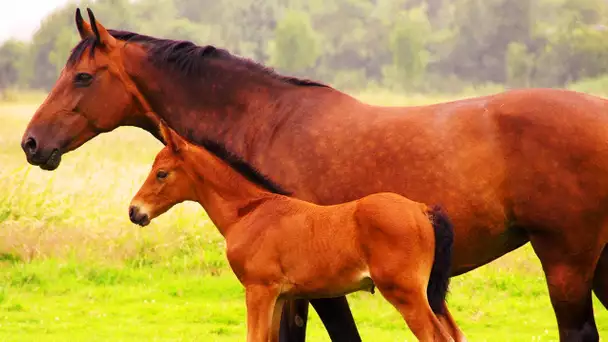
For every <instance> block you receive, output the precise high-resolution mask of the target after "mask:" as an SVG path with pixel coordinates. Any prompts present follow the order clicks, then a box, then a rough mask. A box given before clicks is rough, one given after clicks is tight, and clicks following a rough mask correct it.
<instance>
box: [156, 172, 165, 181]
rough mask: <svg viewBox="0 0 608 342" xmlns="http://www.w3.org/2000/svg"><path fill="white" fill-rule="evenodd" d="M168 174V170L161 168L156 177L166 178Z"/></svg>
mask: <svg viewBox="0 0 608 342" xmlns="http://www.w3.org/2000/svg"><path fill="white" fill-rule="evenodd" d="M167 175H168V173H167V171H163V170H160V171H158V172H157V173H156V178H157V179H165V178H167Z"/></svg>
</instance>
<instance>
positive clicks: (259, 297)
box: [245, 284, 280, 342]
mask: <svg viewBox="0 0 608 342" xmlns="http://www.w3.org/2000/svg"><path fill="white" fill-rule="evenodd" d="M278 297H279V289H278V287H277V286H274V285H259V284H252V285H247V286H245V299H246V302H247V342H268V341H278V334H277V332H278V329H271V328H272V327H273V316H274V311H275V304H277V299H278ZM279 317H280V314H279ZM272 330H276V331H272ZM271 337H272V339H271Z"/></svg>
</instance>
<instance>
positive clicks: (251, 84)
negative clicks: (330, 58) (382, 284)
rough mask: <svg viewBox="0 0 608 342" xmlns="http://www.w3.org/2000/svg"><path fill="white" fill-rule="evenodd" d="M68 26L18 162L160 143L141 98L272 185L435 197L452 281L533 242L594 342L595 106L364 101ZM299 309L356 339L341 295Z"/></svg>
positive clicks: (325, 193)
mask: <svg viewBox="0 0 608 342" xmlns="http://www.w3.org/2000/svg"><path fill="white" fill-rule="evenodd" d="M76 22H77V26H78V28H79V32H80V35H81V37H82V40H81V42H80V43H79V44H78V45H77V46H76V47H75V48H74V50H73V52H72V54H71V56H70V58H69V60H68V63H67V65H66V67H65V69H64V70H63V71H62V73H61V75H60V77H59V79H58V81H57V83H56V85H55V87H54V88H53V90H52V91H51V92H50V94H49V96H48V98H47V99H46V101H45V102H44V103H43V104H42V105H41V106H40V108H39V109H38V111H37V112H36V113H35V115H34V116H33V118H32V120H31V122H30V124H29V125H28V127H27V129H26V131H25V133H24V136H23V141H22V146H23V149H24V151H25V154H26V156H27V159H28V161H29V162H30V163H31V164H34V165H39V166H40V167H41V168H43V169H47V170H52V169H55V168H57V166H58V165H59V162H60V160H61V155H62V154H64V153H66V152H69V151H72V150H74V149H76V148H77V147H79V146H80V145H82V144H83V143H85V142H86V141H88V140H89V139H91V138H93V137H94V136H96V135H97V134H99V133H101V132H108V131H111V130H113V129H115V128H117V127H119V126H126V125H130V126H137V127H141V128H143V129H145V130H147V131H149V132H150V133H152V134H153V135H155V136H156V137H157V138H158V139H161V140H162V138H161V137H160V135H159V132H158V128H157V126H156V125H155V124H153V122H152V121H151V120H150V119H149V118H148V117H147V116H146V115H145V113H146V111H149V110H151V109H150V108H143V107H142V105H141V104H140V102H139V100H138V99H140V98H142V97H145V98H146V99H147V100H148V101H149V102H150V104H151V107H152V109H153V110H154V111H155V112H157V113H158V114H159V115H160V116H161V117H162V118H163V119H164V120H166V121H167V122H168V125H169V126H170V127H171V128H172V129H174V130H175V131H176V132H177V133H178V134H180V135H181V136H183V137H185V138H186V139H188V140H189V141H190V142H193V143H195V144H196V143H198V144H200V143H201V142H202V141H204V140H205V139H211V140H213V141H218V142H221V143H222V144H223V145H224V146H226V147H227V148H228V149H229V150H230V151H232V152H234V153H236V154H238V155H241V156H242V157H243V158H244V160H246V161H247V162H248V163H250V164H251V165H253V166H254V167H255V168H256V169H258V170H260V172H262V173H263V174H265V175H267V176H268V177H270V178H271V179H272V180H273V183H272V184H270V185H269V187H268V189H271V190H274V191H275V192H281V193H289V194H290V195H291V196H292V197H296V198H299V199H302V200H306V201H309V202H313V203H316V204H325V205H327V204H337V203H343V202H348V201H351V200H354V199H357V198H361V197H364V196H366V195H369V194H372V193H377V192H394V193H398V194H401V195H405V196H407V197H408V198H411V199H412V200H415V201H418V202H422V203H440V204H441V205H442V206H443V207H444V208H445V209H446V211H447V213H448V214H449V215H450V218H451V219H452V222H453V223H454V229H455V241H454V253H453V261H452V275H453V276H455V275H459V274H462V273H465V272H468V271H470V270H473V269H475V268H477V267H479V266H481V265H484V264H486V263H488V262H490V261H492V260H494V259H496V258H498V257H500V256H502V255H504V254H505V253H508V252H510V251H512V250H514V249H516V248H518V247H520V246H522V245H524V244H526V243H527V242H528V241H531V243H532V246H533V248H534V250H535V252H536V254H537V255H538V257H539V258H540V260H541V263H542V266H543V269H544V272H545V274H546V278H547V283H548V288H549V294H550V296H551V303H552V304H553V308H554V310H555V313H556V317H557V323H558V327H559V333H560V338H561V340H563V341H565V340H570V341H574V340H577V341H580V340H585V341H597V340H598V339H599V336H598V332H597V328H596V325H595V320H594V316H593V307H592V290H593V291H594V292H595V294H596V295H597V297H598V298H599V300H600V301H601V302H602V303H603V305H604V306H608V248H607V247H606V244H607V242H608V227H607V224H608V210H607V209H608V101H605V100H604V99H601V98H597V97H592V96H588V95H585V94H580V93H576V92H571V91H566V90H555V89H527V90H514V91H509V92H506V93H501V94H496V95H492V96H485V97H478V98H473V99H467V100H460V101H455V102H449V103H442V104H436V105H430V106H420V107H379V106H371V105H367V104H364V103H361V102H360V101H358V100H356V99H354V98H352V97H351V96H348V95H346V94H344V93H341V92H339V91H337V90H335V89H332V88H331V87H328V86H324V85H321V84H318V83H315V82H311V81H304V80H299V79H295V78H288V77H284V76H280V75H277V74H276V73H273V72H271V71H269V70H268V69H265V68H264V67H262V66H259V65H258V64H255V63H253V62H251V61H249V60H246V59H242V58H239V57H235V56H233V55H231V54H229V53H228V52H226V51H224V50H221V49H216V48H214V47H212V46H205V47H199V46H196V45H194V44H192V43H189V42H183V41H171V40H163V39H157V38H153V37H148V36H143V35H139V34H135V33H130V32H119V31H110V32H108V31H106V30H105V29H104V28H103V26H102V25H100V24H99V23H96V22H94V21H92V25H89V24H87V23H86V22H84V21H83V20H82V18H81V17H80V16H79V15H77V20H76ZM277 184H279V185H280V187H279V186H278V185H277ZM303 243H305V242H304V241H303ZM302 303H306V302H305V301H303V300H302V301H298V302H297V304H298V305H294V306H293V307H290V306H289V305H286V308H287V309H288V310H284V318H285V319H284V320H283V321H282V328H281V331H282V332H283V331H285V332H289V333H295V334H297V337H298V339H296V340H298V341H301V340H303V336H304V329H305V324H302V323H303V322H305V318H306V313H307V305H301V304H302ZM311 303H312V304H313V306H314V307H315V309H316V310H317V312H318V313H319V316H320V317H321V319H322V321H323V323H324V324H325V326H326V327H327V329H328V332H329V333H330V336H331V338H332V339H333V340H344V341H353V340H357V339H358V333H357V331H356V327H355V326H354V323H353V319H352V315H351V314H350V311H349V309H348V306H347V303H346V300H345V298H344V297H340V298H335V299H320V300H312V301H311ZM296 314H297V315H298V316H299V317H296ZM295 318H298V319H295ZM299 318H303V319H304V320H302V319H299ZM290 336H296V335H290Z"/></svg>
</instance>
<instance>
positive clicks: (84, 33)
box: [76, 8, 95, 39]
mask: <svg viewBox="0 0 608 342" xmlns="http://www.w3.org/2000/svg"><path fill="white" fill-rule="evenodd" d="M76 28H77V29H78V33H79V34H80V39H85V38H88V37H93V36H95V33H94V32H93V28H92V27H91V25H90V24H89V23H87V22H86V21H84V19H82V14H81V13H80V8H77V9H76Z"/></svg>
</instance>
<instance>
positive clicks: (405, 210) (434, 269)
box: [129, 121, 454, 342]
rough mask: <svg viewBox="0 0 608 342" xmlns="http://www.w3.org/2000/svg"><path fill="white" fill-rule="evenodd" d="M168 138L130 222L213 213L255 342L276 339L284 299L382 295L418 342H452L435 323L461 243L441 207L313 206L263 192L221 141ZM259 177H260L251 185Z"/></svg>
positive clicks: (371, 198) (368, 200) (392, 197)
mask: <svg viewBox="0 0 608 342" xmlns="http://www.w3.org/2000/svg"><path fill="white" fill-rule="evenodd" d="M160 132H161V136H162V137H163V140H164V141H166V142H167V145H166V146H165V147H164V148H163V149H162V150H161V151H160V152H159V153H158V154H157V156H156V158H155V160H154V164H153V166H152V169H151V171H150V173H149V175H148V177H147V178H146V180H145V182H144V184H143V185H142V186H141V188H140V189H139V190H138V191H137V193H136V195H135V196H134V197H133V200H132V201H131V205H130V206H129V218H130V219H131V221H132V222H133V223H135V224H139V225H141V226H146V225H148V224H149V223H150V222H151V221H152V220H153V219H154V218H156V217H158V216H160V215H162V214H163V213H165V212H166V211H167V210H169V209H171V208H172V207H173V206H175V205H176V204H178V203H181V202H184V201H195V202H198V203H199V204H200V205H201V206H202V207H203V208H204V209H205V211H206V212H207V214H208V215H209V218H210V219H211V221H212V222H213V223H214V225H215V226H216V227H217V229H218V230H219V232H220V233H221V234H222V236H223V237H224V239H225V241H226V256H227V258H228V261H229V264H230V267H231V268H232V271H233V272H234V274H235V275H236V277H237V278H238V280H239V281H240V282H241V283H242V285H243V286H244V287H245V301H246V305H247V341H249V342H254V341H260V342H261V341H278V334H279V322H280V315H281V312H282V309H283V303H284V301H285V299H286V298H322V297H335V296H343V295H345V294H348V293H352V292H355V291H360V290H364V291H369V292H371V293H374V289H375V288H378V290H379V291H380V293H381V294H382V295H383V296H384V297H385V298H386V299H387V300H388V301H389V302H390V303H391V304H392V305H393V306H394V307H395V308H396V309H397V310H399V312H400V313H401V315H402V316H403V318H404V319H405V321H406V323H407V325H408V326H409V327H410V329H411V330H412V332H413V333H414V335H416V337H417V338H418V339H419V340H420V341H453V339H452V337H451V336H450V335H449V333H448V331H447V330H445V328H443V326H442V324H441V322H440V321H439V319H438V318H437V317H436V316H435V312H437V313H443V303H444V301H445V297H446V294H447V290H448V286H449V279H450V269H449V266H450V263H451V252H452V251H451V249H452V244H453V235H454V232H453V228H452V223H451V222H450V219H449V217H448V216H447V215H446V214H445V213H444V212H443V211H442V210H441V208H440V207H427V205H425V204H423V203H418V202H415V201H412V200H410V199H408V198H406V197H403V196H401V195H398V194H395V193H376V194H371V195H368V196H365V197H363V198H360V199H357V200H354V201H350V202H346V203H340V204H335V205H328V206H322V205H317V204H313V203H310V202H306V201H302V200H300V199H296V198H291V197H288V196H285V195H280V194H276V193H273V192H271V191H268V190H266V189H264V188H263V187H262V186H260V185H259V184H258V183H256V179H257V178H260V177H264V176H263V175H261V174H259V172H257V170H255V169H254V168H253V167H245V166H244V165H246V162H244V161H243V160H242V159H241V158H240V157H239V156H236V155H234V154H231V153H229V152H228V151H227V150H226V148H225V147H224V146H223V145H221V144H220V143H217V142H210V143H208V144H205V145H203V146H206V147H199V146H194V145H192V144H190V143H188V142H187V141H185V140H184V139H183V138H181V137H180V136H179V135H177V134H176V133H175V132H173V131H171V129H170V128H168V127H167V126H166V125H165V124H164V123H163V122H162V121H161V127H160ZM208 147H211V148H208ZM243 170H246V171H243ZM252 173H256V174H258V175H259V176H258V177H257V178H256V177H251V176H250V177H249V178H247V176H248V175H251V174H252ZM302 241H306V243H305V244H302V243H301V242H302Z"/></svg>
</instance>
